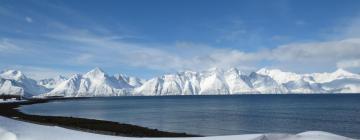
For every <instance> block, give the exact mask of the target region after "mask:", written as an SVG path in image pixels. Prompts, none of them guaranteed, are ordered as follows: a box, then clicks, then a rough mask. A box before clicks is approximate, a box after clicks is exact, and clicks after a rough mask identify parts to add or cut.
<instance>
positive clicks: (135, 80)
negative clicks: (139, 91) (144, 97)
mask: <svg viewBox="0 0 360 140" xmlns="http://www.w3.org/2000/svg"><path fill="white" fill-rule="evenodd" d="M114 77H115V78H116V79H117V80H119V81H124V82H126V83H127V84H129V85H130V86H133V87H139V86H141V85H142V84H143V83H144V82H145V81H146V80H144V79H140V78H137V77H133V76H127V75H125V74H115V75H114Z"/></svg>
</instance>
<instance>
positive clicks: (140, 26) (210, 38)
mask: <svg viewBox="0 0 360 140" xmlns="http://www.w3.org/2000/svg"><path fill="white" fill-rule="evenodd" d="M359 50H360V1H358V0H317V1H313V0H276V1H269V0H151V1H149V0H101V1H100V0H86V1H84V0H26V1H22V0H0V69H18V70H21V71H23V72H25V73H26V74H28V75H30V77H33V78H37V79H41V78H45V77H53V76H56V75H59V74H61V75H70V74H74V73H84V72H87V71H89V70H90V69H92V68H94V67H100V68H102V69H103V70H105V71H106V72H107V73H109V74H115V73H123V74H128V75H133V76H138V77H142V78H149V77H153V76H159V75H162V74H165V73H174V72H177V71H184V70H193V71H202V70H206V69H209V68H213V67H218V68H222V69H227V68H231V67H237V68H239V69H240V70H242V71H256V70H258V69H260V68H262V67H267V68H279V69H282V70H284V71H293V72H297V73H312V72H332V71H335V70H336V69H338V68H343V69H346V70H348V71H351V72H356V73H359V72H360V51H359Z"/></svg>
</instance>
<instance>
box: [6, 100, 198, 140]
mask: <svg viewBox="0 0 360 140" xmlns="http://www.w3.org/2000/svg"><path fill="white" fill-rule="evenodd" d="M64 99H66V100H71V99H74V98H51V99H31V100H28V101H24V102H14V103H2V104H0V115H1V116H4V117H8V118H12V119H16V120H20V121H25V122H31V123H36V124H42V125H50V126H54V125H55V126H59V127H63V128H68V129H74V130H80V131H85V132H91V133H99V134H106V135H115V136H126V137H198V135H190V134H186V133H175V132H165V131H160V130H157V129H150V128H146V127H141V126H137V125H131V124H124V123H118V122H112V121H104V120H95V119H86V118H74V117H60V116H40V115H30V114H25V113H22V112H20V111H19V110H18V109H17V108H18V107H20V106H21V105H31V104H37V103H46V102H49V101H51V100H64ZM76 99H79V98H76Z"/></svg>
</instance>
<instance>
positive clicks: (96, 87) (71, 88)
mask: <svg viewBox="0 0 360 140" xmlns="http://www.w3.org/2000/svg"><path fill="white" fill-rule="evenodd" d="M130 88H132V86H131V85H129V84H127V83H126V82H125V81H123V80H117V79H116V78H115V77H113V76H108V75H107V74H105V73H104V71H103V70H101V69H100V68H95V69H93V70H91V71H89V72H88V73H86V74H84V75H80V74H76V75H73V76H72V77H71V78H69V79H68V80H66V81H64V82H62V83H60V84H59V85H58V86H57V87H55V88H54V89H53V90H52V91H50V92H49V93H46V94H44V95H43V96H65V97H92V96H124V95H128V91H127V89H130Z"/></svg>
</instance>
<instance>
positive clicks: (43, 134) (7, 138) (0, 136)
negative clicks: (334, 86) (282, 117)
mask: <svg viewBox="0 0 360 140" xmlns="http://www.w3.org/2000/svg"><path fill="white" fill-rule="evenodd" d="M48 139H52V140H64V139H66V140H82V139H83V140H105V139H106V140H138V139H142V140H155V139H160V138H128V137H117V136H107V135H99V134H93V133H86V132H80V131H74V130H69V129H65V128H60V127H52V126H42V125H37V124H31V123H26V122H20V121H16V120H12V119H8V118H4V117H0V140H48ZM161 139H163V140H167V139H169V140H179V139H180V140H181V139H191V140H353V139H350V138H346V137H342V136H338V135H335V134H331V133H327V132H320V131H309V132H304V133H299V134H296V135H290V134H248V135H234V136H216V137H199V138H161Z"/></svg>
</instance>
